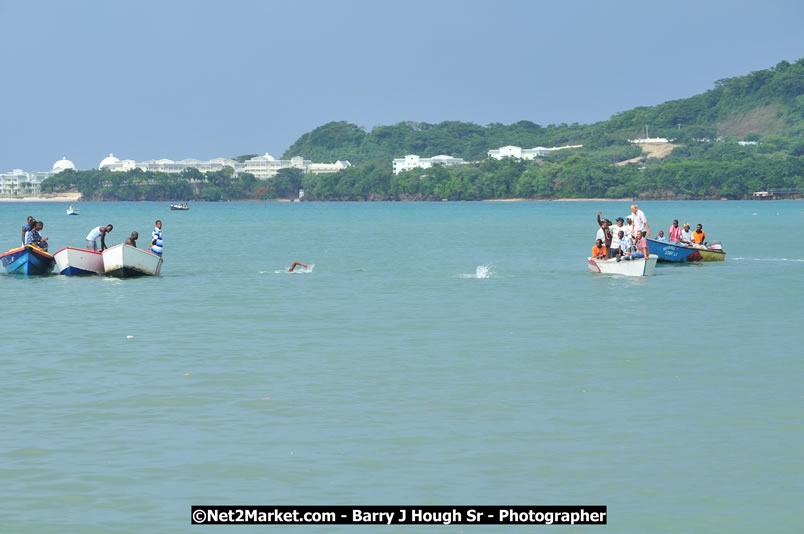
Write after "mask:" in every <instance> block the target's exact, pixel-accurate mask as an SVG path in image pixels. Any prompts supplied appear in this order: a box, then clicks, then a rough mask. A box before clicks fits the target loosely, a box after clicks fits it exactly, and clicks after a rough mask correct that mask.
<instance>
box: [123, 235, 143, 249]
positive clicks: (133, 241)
mask: <svg viewBox="0 0 804 534" xmlns="http://www.w3.org/2000/svg"><path fill="white" fill-rule="evenodd" d="M139 238H140V234H138V233H137V232H131V235H130V236H128V239H126V245H131V246H132V247H134V248H137V239H139Z"/></svg>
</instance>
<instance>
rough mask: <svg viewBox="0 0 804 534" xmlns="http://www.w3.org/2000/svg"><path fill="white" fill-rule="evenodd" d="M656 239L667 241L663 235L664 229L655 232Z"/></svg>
mask: <svg viewBox="0 0 804 534" xmlns="http://www.w3.org/2000/svg"><path fill="white" fill-rule="evenodd" d="M656 241H664V242H665V243H666V242H667V238H666V237H664V230H659V233H658V234H656Z"/></svg>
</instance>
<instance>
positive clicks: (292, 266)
mask: <svg viewBox="0 0 804 534" xmlns="http://www.w3.org/2000/svg"><path fill="white" fill-rule="evenodd" d="M299 265H301V266H302V267H304V268H305V269H309V268H310V266H309V265H307V264H306V263H302V262H300V261H294V262H293V265H291V266H290V269H288V272H289V273H292V272H293V269H295V268H296V267H298V266H299Z"/></svg>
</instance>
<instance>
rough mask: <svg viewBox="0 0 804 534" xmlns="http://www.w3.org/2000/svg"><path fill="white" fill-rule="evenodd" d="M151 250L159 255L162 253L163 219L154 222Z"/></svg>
mask: <svg viewBox="0 0 804 534" xmlns="http://www.w3.org/2000/svg"><path fill="white" fill-rule="evenodd" d="M151 252H153V253H154V254H156V255H157V256H161V255H162V221H160V220H157V221H156V222H155V223H154V231H153V232H151Z"/></svg>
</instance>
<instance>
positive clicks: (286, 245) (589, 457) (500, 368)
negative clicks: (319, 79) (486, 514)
mask: <svg viewBox="0 0 804 534" xmlns="http://www.w3.org/2000/svg"><path fill="white" fill-rule="evenodd" d="M66 207H67V205H61V204H46V203H38V204H14V203H0V228H2V229H3V230H2V232H0V240H2V242H3V243H5V245H3V246H4V247H6V248H12V247H13V246H15V244H16V240H17V239H18V236H19V233H20V228H21V226H22V224H23V223H24V220H25V216H27V215H33V216H34V217H36V218H37V219H42V220H44V221H45V229H44V231H43V235H47V236H50V243H51V245H50V246H51V251H55V250H58V248H60V247H62V246H65V245H68V244H70V245H77V246H83V240H84V236H85V235H86V234H87V232H88V231H89V229H90V228H91V227H92V226H93V225H102V224H107V223H113V224H114V225H115V230H114V232H113V233H112V234H111V235H110V241H112V242H121V241H122V240H124V239H125V238H126V237H127V236H128V234H129V233H130V232H131V231H132V230H137V231H138V232H139V233H140V235H141V236H143V238H146V237H147V236H149V235H150V231H151V229H152V227H153V221H154V220H155V219H156V218H161V219H162V220H163V222H164V228H163V234H164V238H165V254H164V259H165V263H164V266H163V268H162V276H161V277H160V278H153V279H133V280H113V279H105V278H100V277H98V278H85V279H77V278H66V277H61V276H52V277H48V278H36V279H35V278H32V279H25V278H17V277H11V276H6V275H0V294H2V295H3V298H4V303H5V313H4V314H3V320H2V326H1V327H0V333H1V334H2V335H1V336H0V337H1V338H2V343H3V349H4V350H3V351H2V353H0V369H2V373H0V399H2V406H3V410H2V411H1V412H0V481H2V484H0V502H2V503H3V504H2V506H0V531H2V532H37V533H38V532H53V533H56V532H58V533H63V532H81V533H86V532H132V533H134V532H207V531H209V532H213V531H214V532H218V531H222V530H227V529H228V528H229V527H223V526H218V527H204V526H191V525H190V506H191V505H192V504H266V505H268V504H271V505H274V504H357V505H359V504H411V505H415V504H471V505H475V504H478V505H479V504H604V505H608V510H609V525H608V527H582V528H574V527H563V528H562V529H561V530H562V532H565V531H566V532H575V531H580V530H583V531H586V530H588V529H591V530H593V531H595V532H598V531H611V532H618V533H619V532H639V533H643V532H708V531H719V532H757V531H774V532H799V531H800V528H801V513H800V504H801V496H802V495H804V467H803V466H804V462H802V460H804V454H802V451H804V419H803V418H802V414H804V410H803V409H802V408H803V407H804V388H802V378H804V363H803V362H802V357H801V356H802V350H801V347H802V345H804V331H803V330H802V313H801V308H802V301H803V300H804V298H803V297H804V286H803V285H802V275H804V247H802V245H803V244H804V243H802V237H801V228H802V222H804V202H800V201H771V202H750V201H746V202H701V201H699V202H644V203H641V204H640V208H642V209H643V210H644V211H645V213H646V215H647V216H648V220H649V222H650V223H651V227H652V229H653V230H654V233H655V232H656V231H657V230H658V229H660V228H663V229H665V231H666V230H667V227H668V226H669V223H670V222H671V220H672V219H673V218H678V219H679V220H680V221H681V222H682V223H683V222H690V223H691V224H692V225H693V226H694V225H695V224H696V223H698V222H700V223H702V224H703V225H704V229H705V230H706V232H707V234H708V237H709V238H710V239H719V240H721V241H722V242H723V244H724V248H725V249H726V251H727V253H728V256H727V259H726V262H724V263H710V264H705V265H686V266H659V267H658V268H657V272H656V276H654V277H651V278H644V279H628V278H620V277H607V276H604V275H597V274H592V273H588V272H586V266H585V259H584V258H585V256H587V255H588V254H589V252H590V251H591V248H592V245H593V242H594V235H595V232H596V229H597V225H596V223H595V214H596V213H597V210H598V209H602V210H603V212H604V216H606V217H609V218H610V219H612V220H613V219H614V218H615V217H617V216H620V215H622V216H624V215H625V214H626V213H627V211H628V205H627V204H626V203H616V202H601V203H591V202H521V203H491V202H489V203H453V202H448V203H293V204H291V203H221V204H214V203H213V204H203V203H197V204H193V205H192V206H191V209H190V211H188V212H170V211H169V210H168V206H167V203H80V204H78V205H77V207H79V208H80V209H81V215H80V216H79V217H67V216H66V215H65V213H64V210H65V209H66ZM145 241H146V239H142V240H141V242H140V245H141V246H142V245H143V244H144V243H145ZM293 260H299V261H303V262H305V263H308V264H312V265H313V267H312V271H311V272H305V273H299V274H288V273H285V272H283V271H284V270H286V269H287V267H288V266H289V265H290V264H291V263H292V261H293ZM268 528H270V527H239V529H238V530H240V529H246V530H249V531H252V530H253V531H266V530H268ZM280 528H281V527H273V529H272V530H278V529H280ZM285 528H288V527H285ZM290 530H293V532H297V531H299V532H306V531H309V532H346V531H352V530H360V531H361V532H364V531H365V532H375V531H382V532H388V533H392V532H409V531H416V532H430V531H432V532H436V531H438V532H464V531H465V532H496V531H500V530H506V531H507V530H511V527H507V528H500V527H490V526H485V527H484V526H467V525H454V526H444V527H387V526H386V527H379V526H373V527H368V526H365V527H354V526H352V527H350V526H341V527H323V526H318V527H312V526H311V527H300V526H297V527H293V528H292V529H290ZM514 530H516V531H517V532H519V531H525V530H528V531H530V530H531V528H528V527H525V529H523V528H522V527H519V528H514Z"/></svg>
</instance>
